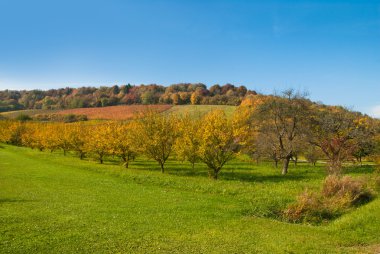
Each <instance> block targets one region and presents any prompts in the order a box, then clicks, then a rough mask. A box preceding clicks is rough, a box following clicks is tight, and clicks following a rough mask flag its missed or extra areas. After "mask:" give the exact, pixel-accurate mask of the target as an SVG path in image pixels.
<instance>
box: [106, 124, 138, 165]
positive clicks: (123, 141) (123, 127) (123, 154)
mask: <svg viewBox="0 0 380 254" xmlns="http://www.w3.org/2000/svg"><path fill="white" fill-rule="evenodd" d="M135 127H136V123H135V122H133V121H130V122H128V123H121V122H116V123H114V124H113V125H112V129H113V131H112V133H111V137H110V141H109V142H111V149H112V153H113V154H115V155H116V156H119V157H120V158H121V159H122V161H123V163H124V166H125V167H126V168H128V166H129V162H130V161H131V159H132V158H134V157H135V156H136V152H135V151H136V148H135V147H134V142H135V137H134V134H133V129H134V128H135Z"/></svg>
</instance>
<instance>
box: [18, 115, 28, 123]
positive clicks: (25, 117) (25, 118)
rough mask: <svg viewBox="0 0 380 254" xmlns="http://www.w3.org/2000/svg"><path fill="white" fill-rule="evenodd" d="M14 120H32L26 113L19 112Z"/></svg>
mask: <svg viewBox="0 0 380 254" xmlns="http://www.w3.org/2000/svg"><path fill="white" fill-rule="evenodd" d="M16 120H18V121H23V122H24V121H30V120H32V118H31V117H30V116H28V115H26V114H20V115H18V116H17V117H16Z"/></svg>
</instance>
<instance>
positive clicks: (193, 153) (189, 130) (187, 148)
mask: <svg viewBox="0 0 380 254" xmlns="http://www.w3.org/2000/svg"><path fill="white" fill-rule="evenodd" d="M199 126H200V120H199V119H197V118H195V119H192V118H191V117H190V116H189V115H188V114H187V115H185V116H183V117H182V118H181V119H179V121H178V123H177V130H178V138H177V139H176V142H175V146H174V150H175V152H176V155H177V157H178V158H179V159H180V160H182V161H184V160H186V161H188V162H190V163H191V167H192V169H193V170H194V164H195V163H196V162H197V161H199V156H198V150H199V143H200V141H199V138H198V135H197V131H198V127H199Z"/></svg>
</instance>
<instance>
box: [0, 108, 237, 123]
mask: <svg viewBox="0 0 380 254" xmlns="http://www.w3.org/2000/svg"><path fill="white" fill-rule="evenodd" d="M156 106H158V107H160V111H163V112H168V113H174V114H178V115H180V114H184V113H189V114H190V115H191V116H194V117H196V116H200V115H203V114H205V113H207V112H210V111H211V110H213V109H221V110H223V111H224V112H225V113H226V115H227V116H232V114H233V112H234V111H235V109H236V106H227V105H178V106H173V107H171V105H156ZM143 107H155V105H130V106H128V105H120V106H110V107H99V108H77V109H67V110H44V109H27V110H17V111H9V112H2V113H0V115H2V116H5V117H7V118H9V119H14V118H16V117H17V116H19V115H21V114H24V115H29V116H31V117H33V116H34V115H37V114H54V113H58V114H82V115H83V114H84V115H88V117H89V119H104V118H109V117H111V118H113V115H115V117H114V119H116V120H118V119H128V118H130V117H132V115H133V112H134V111H136V108H137V109H140V108H143ZM118 108H120V109H121V111H122V110H124V111H126V112H125V113H124V114H123V112H116V111H117V110H116V109H118ZM128 108H131V109H132V111H131V112H129V111H128ZM107 109H110V110H109V112H107ZM115 110H116V111H115ZM113 111H115V113H114V112H113ZM105 115H106V116H107V117H105Z"/></svg>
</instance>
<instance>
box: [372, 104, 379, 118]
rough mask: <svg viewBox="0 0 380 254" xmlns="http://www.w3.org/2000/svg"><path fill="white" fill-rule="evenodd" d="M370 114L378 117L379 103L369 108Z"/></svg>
mask: <svg viewBox="0 0 380 254" xmlns="http://www.w3.org/2000/svg"><path fill="white" fill-rule="evenodd" d="M371 115H372V116H374V117H376V118H380V105H377V106H374V107H373V108H372V109H371Z"/></svg>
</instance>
